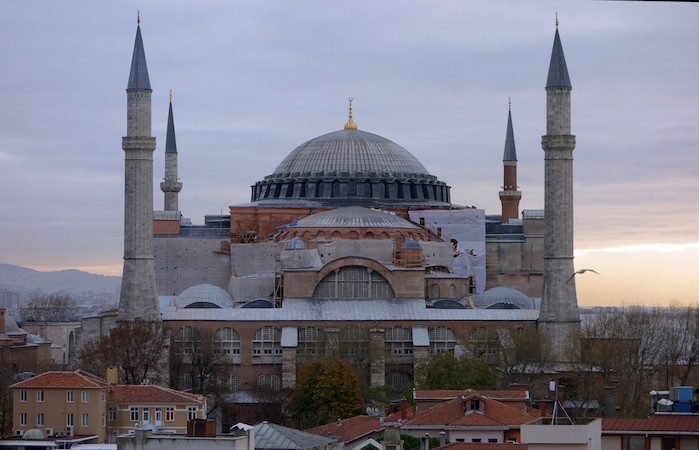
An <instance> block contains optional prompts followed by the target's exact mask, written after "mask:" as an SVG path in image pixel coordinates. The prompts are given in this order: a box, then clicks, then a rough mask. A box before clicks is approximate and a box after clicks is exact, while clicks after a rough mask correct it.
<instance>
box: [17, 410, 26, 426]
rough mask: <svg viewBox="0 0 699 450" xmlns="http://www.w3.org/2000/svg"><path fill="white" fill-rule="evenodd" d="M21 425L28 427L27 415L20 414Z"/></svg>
mask: <svg viewBox="0 0 699 450" xmlns="http://www.w3.org/2000/svg"><path fill="white" fill-rule="evenodd" d="M19 424H20V425H23V426H25V425H27V413H20V414H19Z"/></svg>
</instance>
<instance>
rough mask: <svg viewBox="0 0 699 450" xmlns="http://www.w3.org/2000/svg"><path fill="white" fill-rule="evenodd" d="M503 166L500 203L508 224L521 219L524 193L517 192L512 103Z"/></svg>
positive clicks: (504, 220)
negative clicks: (521, 202)
mask: <svg viewBox="0 0 699 450" xmlns="http://www.w3.org/2000/svg"><path fill="white" fill-rule="evenodd" d="M502 165H503V169H504V181H503V186H502V191H500V203H502V223H507V221H508V220H510V219H517V218H519V200H520V199H521V198H522V192H521V191H518V190H517V150H516V149H515V133H514V131H513V130H512V102H510V106H509V111H508V112H507V134H506V135H505V153H504V155H503V157H502Z"/></svg>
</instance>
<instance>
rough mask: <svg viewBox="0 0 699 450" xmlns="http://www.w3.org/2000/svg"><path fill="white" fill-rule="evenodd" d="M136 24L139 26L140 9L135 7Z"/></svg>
mask: <svg viewBox="0 0 699 450" xmlns="http://www.w3.org/2000/svg"><path fill="white" fill-rule="evenodd" d="M136 25H137V26H139V27H140V26H141V10H140V9H137V10H136Z"/></svg>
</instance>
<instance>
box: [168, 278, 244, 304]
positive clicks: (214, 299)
mask: <svg viewBox="0 0 699 450" xmlns="http://www.w3.org/2000/svg"><path fill="white" fill-rule="evenodd" d="M232 303H233V297H232V296H231V294H229V293H228V292H226V291H225V290H223V289H221V288H220V287H218V286H214V285H213V284H197V285H196V286H192V287H189V288H187V289H185V290H184V291H182V293H181V294H180V295H178V296H177V307H178V308H187V307H189V308H192V307H195V308H230V307H231V304H232Z"/></svg>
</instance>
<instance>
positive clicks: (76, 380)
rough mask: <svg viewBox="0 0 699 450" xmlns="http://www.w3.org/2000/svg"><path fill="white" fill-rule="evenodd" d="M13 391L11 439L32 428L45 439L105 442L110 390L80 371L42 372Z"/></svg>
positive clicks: (94, 377)
mask: <svg viewBox="0 0 699 450" xmlns="http://www.w3.org/2000/svg"><path fill="white" fill-rule="evenodd" d="M12 388H13V392H12V395H13V406H14V407H13V421H14V435H15V436H22V435H23V434H24V432H25V431H27V430H29V429H31V428H37V429H39V430H41V431H42V432H43V433H44V434H45V435H46V436H47V437H51V436H55V437H64V436H76V435H80V436H92V437H93V438H92V439H90V440H89V441H90V442H94V443H99V442H106V439H107V397H108V394H109V391H110V389H111V386H110V384H109V383H107V382H106V381H105V380H103V379H101V378H99V377H96V376H94V375H92V374H89V373H87V372H84V371H82V370H76V371H74V372H45V373H42V374H41V375H37V376H35V377H33V378H30V379H28V380H25V381H21V382H19V383H15V384H13V385H12Z"/></svg>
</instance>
